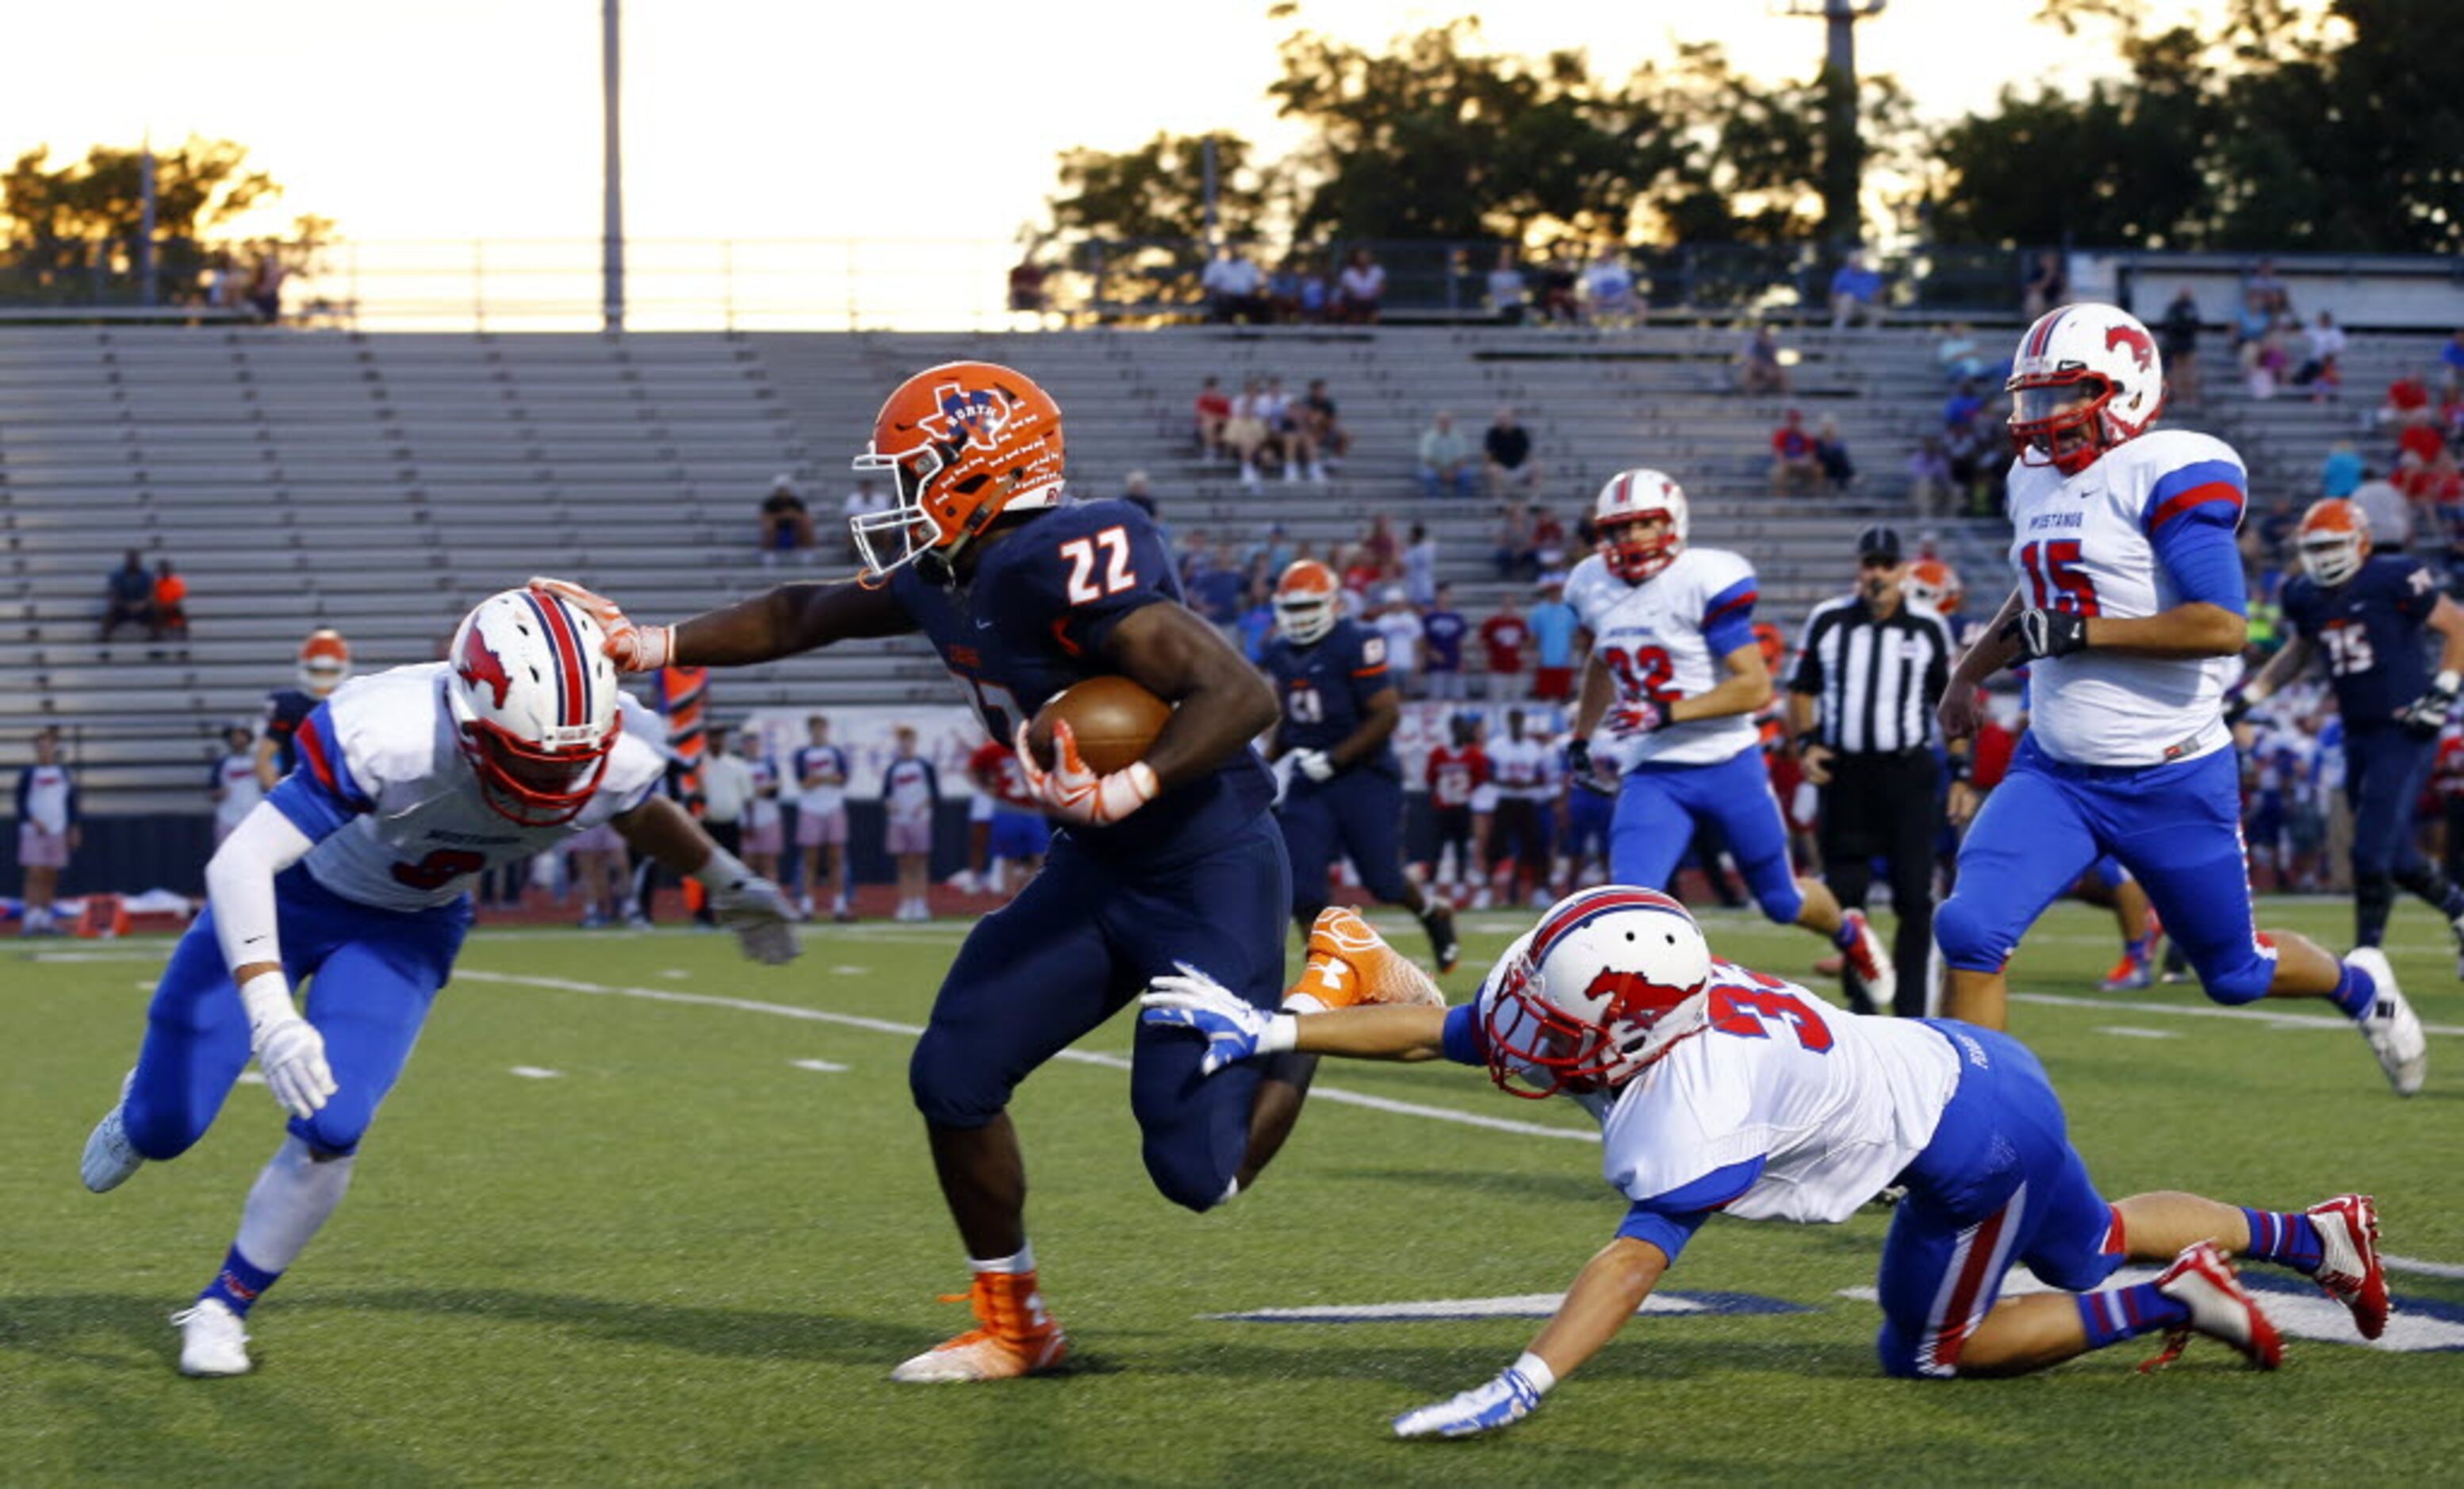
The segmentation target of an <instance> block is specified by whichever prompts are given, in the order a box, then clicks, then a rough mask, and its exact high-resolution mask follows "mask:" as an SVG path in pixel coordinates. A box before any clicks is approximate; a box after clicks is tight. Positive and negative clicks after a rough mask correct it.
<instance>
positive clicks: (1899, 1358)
mask: <svg viewBox="0 0 2464 1489" xmlns="http://www.w3.org/2000/svg"><path fill="white" fill-rule="evenodd" d="M1874 1354H1875V1357H1876V1358H1878V1359H1879V1360H1881V1363H1882V1373H1883V1374H1885V1375H1888V1376H1890V1377H1891V1378H1892V1379H1894V1380H1948V1379H1949V1378H1950V1377H1952V1376H1953V1375H1956V1374H1957V1373H1959V1372H1958V1369H1956V1368H1955V1367H1952V1366H1947V1365H1937V1366H1935V1367H1933V1368H1932V1369H1925V1368H1924V1367H1921V1366H1919V1365H1918V1364H1917V1347H1916V1345H1915V1343H1914V1342H1913V1341H1911V1340H1908V1339H1906V1338H1904V1337H1903V1336H1902V1335H1901V1333H1900V1328H1899V1325H1896V1324H1893V1323H1892V1322H1891V1321H1890V1320H1889V1319H1884V1320H1883V1321H1882V1327H1881V1332H1880V1333H1878V1334H1876V1335H1875V1336H1874Z"/></svg>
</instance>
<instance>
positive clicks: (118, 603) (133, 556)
mask: <svg viewBox="0 0 2464 1489" xmlns="http://www.w3.org/2000/svg"><path fill="white" fill-rule="evenodd" d="M102 588H103V611H102V638H101V639H102V640H103V641H105V642H108V641H110V640H111V633H112V632H113V631H116V630H118V629H120V627H121V626H123V625H142V626H143V627H145V630H146V634H147V635H148V636H151V635H153V634H154V576H153V575H151V574H148V573H146V572H145V558H144V556H143V555H142V554H140V553H139V552H138V551H137V550H136V549H134V548H131V549H129V550H128V552H127V553H126V554H125V555H124V556H122V557H121V560H120V567H119V568H117V569H114V570H112V571H111V573H110V575H109V576H107V577H106V578H105V579H104V580H103V581H102Z"/></svg>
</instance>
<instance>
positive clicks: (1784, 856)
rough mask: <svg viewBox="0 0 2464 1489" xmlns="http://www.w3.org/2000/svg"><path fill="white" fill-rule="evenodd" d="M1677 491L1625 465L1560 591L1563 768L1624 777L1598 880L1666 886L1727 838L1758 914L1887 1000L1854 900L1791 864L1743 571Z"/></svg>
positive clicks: (1885, 956) (1751, 591)
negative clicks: (1576, 624) (1703, 847)
mask: <svg viewBox="0 0 2464 1489" xmlns="http://www.w3.org/2000/svg"><path fill="white" fill-rule="evenodd" d="M1686 520H1687V519H1686V506H1685V493H1684V492H1683V491H1682V490H1681V489H1679V487H1678V485H1677V483H1676V482H1675V481H1672V480H1670V479H1669V478H1668V477H1667V476H1665V475H1662V474H1661V473H1660V472H1659V471H1618V472H1617V474H1616V475H1613V476H1611V477H1610V478H1609V481H1608V484H1607V485H1605V486H1603V487H1601V488H1600V494H1599V500H1598V501H1597V503H1596V504H1595V506H1594V508H1593V513H1592V521H1593V525H1594V527H1595V529H1596V530H1597V532H1598V534H1599V543H1600V551H1599V552H1598V553H1596V554H1594V555H1593V556H1592V557H1590V558H1585V559H1584V560H1583V561H1582V562H1581V563H1578V564H1576V565H1575V566H1574V573H1573V578H1572V579H1571V580H1569V581H1568V583H1567V586H1566V601H1567V602H1568V603H1569V604H1571V605H1573V607H1574V612H1575V614H1577V615H1579V616H1580V617H1581V618H1582V623H1583V638H1584V642H1583V644H1584V646H1586V647H1587V648H1588V650H1589V653H1590V654H1589V656H1588V658H1587V659H1586V660H1585V662H1584V665H1583V691H1582V697H1581V701H1580V702H1578V703H1577V704H1576V705H1575V708H1574V738H1573V743H1572V744H1571V745H1570V746H1569V747H1568V749H1567V760H1568V765H1569V767H1570V768H1571V769H1572V771H1573V775H1574V777H1575V780H1576V782H1577V784H1582V783H1583V782H1585V781H1586V780H1588V781H1589V782H1590V786H1589V789H1593V790H1601V789H1607V788H1605V787H1604V786H1602V785H1601V784H1600V782H1599V780H1598V777H1596V776H1595V775H1594V769H1595V764H1602V765H1607V766H1610V767H1611V768H1612V769H1613V770H1614V771H1615V772H1616V773H1617V775H1618V776H1620V777H1622V779H1621V781H1620V783H1619V784H1618V785H1617V788H1616V790H1617V815H1616V816H1615V817H1614V818H1613V819H1612V820H1611V821H1610V823H1609V877H1610V878H1611V879H1613V880H1615V881H1616V882H1617V883H1618V884H1630V885H1642V886H1645V887H1650V888H1654V889H1664V888H1666V887H1668V881H1669V879H1670V877H1671V876H1673V875H1674V874H1675V873H1676V872H1677V865H1678V864H1679V862H1680V861H1682V860H1683V858H1684V856H1685V848H1686V845H1687V844H1688V843H1691V842H1693V841H1694V837H1695V834H1696V833H1697V832H1699V831H1701V830H1703V829H1704V828H1705V827H1708V828H1711V829H1713V830H1715V831H1717V832H1718V833H1719V835H1720V836H1721V837H1722V838H1724V839H1725V840H1726V841H1727V847H1728V851H1729V853H1730V854H1731V855H1732V856H1733V857H1734V858H1735V859H1736V861H1737V867H1738V869H1739V870H1740V871H1742V872H1743V873H1744V875H1745V876H1746V885H1747V887H1749V889H1751V890H1752V891H1753V896H1754V901H1755V903H1756V904H1758V905H1760V906H1761V907H1762V910H1763V913H1764V914H1765V915H1767V916H1769V917H1770V918H1771V920H1772V921H1774V922H1776V923H1778V924H1780V925H1783V926H1791V925H1794V926H1803V927H1804V928H1805V929H1806V930H1808V931H1813V932H1815V934H1816V935H1819V936H1822V937H1824V938H1825V939H1826V940H1828V941H1830V942H1831V943H1832V945H1834V946H1836V947H1837V948H1838V949H1839V950H1840V951H1842V952H1844V953H1847V966H1848V968H1849V970H1851V971H1853V972H1854V973H1855V974H1856V975H1857V978H1858V980H1859V981H1860V982H1862V983H1863V984H1864V986H1865V991H1866V993H1867V994H1868V995H1869V996H1871V997H1872V998H1873V1000H1874V1001H1875V1002H1876V1003H1878V1004H1880V1005H1881V1006H1882V1007H1885V1008H1887V1007H1889V1006H1890V1005H1891V998H1892V995H1893V992H1894V990H1895V989H1896V988H1897V986H1898V981H1897V978H1896V976H1895V975H1894V974H1893V971H1892V967H1891V958H1890V955H1889V953H1886V952H1885V951H1883V949H1882V941H1881V937H1880V936H1878V935H1876V934H1875V933H1874V931H1873V928H1872V927H1870V926H1868V925H1867V924H1866V923H1865V916H1864V913H1863V912H1862V911H1860V910H1847V911H1842V910H1841V909H1840V908H1839V902H1838V900H1837V899H1836V898H1834V897H1833V895H1832V893H1831V890H1830V889H1829V888H1828V887H1825V886H1824V885H1823V883H1822V881H1820V880H1818V879H1800V878H1798V877H1797V876H1796V873H1795V870H1794V869H1793V868H1792V867H1791V866H1790V864H1789V857H1788V821H1787V819H1786V818H1785V817H1784V816H1783V815H1782V814H1781V812H1780V806H1779V799H1778V798H1777V797H1775V796H1773V795H1772V794H1771V772H1770V768H1769V767H1768V766H1767V765H1766V764H1765V763H1764V761H1763V756H1762V750H1761V748H1760V745H1761V734H1760V732H1759V731H1758V730H1757V729H1756V727H1755V724H1754V712H1755V711H1756V710H1758V709H1760V708H1762V707H1763V706H1764V705H1765V704H1767V703H1769V702H1770V701H1771V667H1770V664H1769V663H1768V662H1767V661H1766V660H1765V659H1764V657H1763V651H1762V646H1761V645H1760V644H1759V643H1758V642H1757V641H1756V640H1755V639H1754V626H1753V622H1754V595H1755V582H1754V570H1753V565H1751V564H1749V563H1748V562H1747V561H1746V560H1745V559H1744V558H1739V557H1738V556H1737V555H1735V554H1732V553H1727V552H1724V551H1722V550H1720V549H1717V548H1689V547H1687V546H1686V543H1685V531H1686Z"/></svg>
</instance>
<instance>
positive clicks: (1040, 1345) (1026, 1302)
mask: <svg viewBox="0 0 2464 1489" xmlns="http://www.w3.org/2000/svg"><path fill="white" fill-rule="evenodd" d="M960 1298H965V1299H966V1300H967V1301H968V1302H969V1303H972V1304H974V1306H975V1310H976V1323H977V1325H979V1326H977V1327H975V1328H971V1329H969V1330H967V1331H966V1332H965V1333H963V1334H960V1335H959V1336H958V1337H957V1338H956V1339H953V1340H950V1341H948V1342H946V1343H944V1344H939V1345H935V1347H932V1348H930V1349H927V1350H925V1351H924V1352H923V1353H922V1354H919V1355H917V1356H915V1357H914V1358H913V1359H912V1360H909V1361H907V1362H906V1363H905V1364H903V1365H901V1366H899V1367H898V1369H894V1370H892V1371H891V1372H890V1378H891V1380H894V1381H904V1382H907V1383H909V1384H924V1383H938V1382H943V1381H979V1380H1009V1379H1012V1378H1014V1377H1016V1376H1020V1375H1036V1374H1040V1373H1042V1372H1044V1371H1045V1370H1048V1369H1052V1368H1053V1367H1054V1366H1057V1365H1059V1364H1060V1363H1061V1362H1062V1361H1063V1360H1065V1359H1067V1358H1068V1356H1069V1340H1068V1337H1067V1335H1065V1334H1063V1333H1062V1332H1061V1325H1060V1324H1058V1323H1057V1322H1055V1321H1054V1319H1053V1317H1052V1315H1051V1314H1050V1313H1048V1312H1046V1311H1045V1306H1044V1295H1043V1294H1042V1293H1040V1292H1038V1291H1037V1290H1036V1285H1035V1274H1034V1273H1032V1272H979V1273H977V1274H976V1281H975V1286H974V1288H973V1290H971V1291H969V1292H966V1293H952V1294H948V1295H946V1296H945V1297H944V1299H943V1301H944V1302H947V1303H956V1302H957V1301H958V1300H959V1299H960Z"/></svg>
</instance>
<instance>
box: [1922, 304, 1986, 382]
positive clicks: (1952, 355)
mask: <svg viewBox="0 0 2464 1489" xmlns="http://www.w3.org/2000/svg"><path fill="white" fill-rule="evenodd" d="M1933 360H1934V364H1935V365H1936V366H1938V367H1940V368H1941V369H1942V375H1943V377H1944V379H1945V380H1946V381H1947V382H1950V383H1967V382H1970V381H1972V380H1974V379H1978V378H1982V377H1984V376H1985V375H1986V374H1987V373H1989V372H1991V370H1992V367H1993V364H1992V363H1991V362H1990V361H1986V360H1985V348H1984V345H1983V344H1982V343H1981V342H1979V341H1978V340H1977V339H1976V331H1975V329H1974V328H1973V327H1971V326H1970V325H1969V323H1968V322H1967V321H1965V320H1954V321H1952V322H1951V323H1950V325H1949V327H1948V328H1947V330H1945V331H1944V332H1943V334H1942V339H1941V340H1939V341H1936V342H1934V344H1933Z"/></svg>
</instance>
